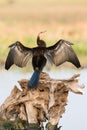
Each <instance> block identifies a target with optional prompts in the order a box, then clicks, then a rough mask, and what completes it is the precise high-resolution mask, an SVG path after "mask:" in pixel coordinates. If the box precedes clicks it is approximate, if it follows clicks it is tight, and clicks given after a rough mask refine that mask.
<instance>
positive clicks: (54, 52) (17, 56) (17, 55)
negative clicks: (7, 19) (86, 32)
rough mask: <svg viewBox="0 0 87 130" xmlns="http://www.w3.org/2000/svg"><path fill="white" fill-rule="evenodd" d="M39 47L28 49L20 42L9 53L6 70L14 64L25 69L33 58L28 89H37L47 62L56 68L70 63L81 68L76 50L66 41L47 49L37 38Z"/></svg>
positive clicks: (60, 41) (11, 47)
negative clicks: (32, 71) (32, 70)
mask: <svg viewBox="0 0 87 130" xmlns="http://www.w3.org/2000/svg"><path fill="white" fill-rule="evenodd" d="M37 45H38V46H37V47H34V48H28V47H25V46H24V45H22V44H21V43H20V42H19V41H17V42H15V43H14V44H12V45H10V46H9V47H10V51H9V53H8V56H7V59H6V63H5V69H7V70H8V69H9V68H10V67H11V66H12V65H13V64H15V65H17V66H19V67H24V66H26V65H27V63H28V61H29V59H30V57H32V66H33V69H34V73H33V75H32V77H31V79H30V81H29V83H28V88H30V89H32V88H36V87H37V86H38V82H39V76H40V73H41V71H42V70H43V68H44V67H45V65H46V62H47V60H49V61H50V62H52V63H54V64H55V65H56V66H59V65H61V64H62V63H64V62H66V61H68V62H71V63H72V64H74V65H75V66H76V67H77V68H79V67H80V66H81V65H80V62H79V60H78V57H77V56H76V54H75V52H74V50H73V49H72V47H71V45H72V44H71V43H70V42H68V41H65V40H62V39H61V40H59V41H58V42H57V43H56V44H54V45H53V46H50V47H46V43H45V42H44V41H43V40H40V37H39V35H38V37H37Z"/></svg>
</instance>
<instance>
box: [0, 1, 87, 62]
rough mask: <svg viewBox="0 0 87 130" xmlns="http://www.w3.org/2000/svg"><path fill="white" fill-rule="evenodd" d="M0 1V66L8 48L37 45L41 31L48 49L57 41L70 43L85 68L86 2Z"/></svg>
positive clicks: (86, 39) (86, 58)
mask: <svg viewBox="0 0 87 130" xmlns="http://www.w3.org/2000/svg"><path fill="white" fill-rule="evenodd" d="M11 1H12V0H7V1H6V0H3V1H2V0H1V1H0V49H1V50H0V63H4V62H5V59H6V56H7V53H8V45H10V44H11V43H13V42H15V41H17V40H19V41H21V42H22V43H23V44H24V45H26V46H29V47H33V46H35V45H36V37H37V35H38V33H39V32H40V31H44V30H47V32H46V33H44V34H43V35H42V36H41V37H42V39H44V40H46V41H47V45H48V46H49V45H53V44H54V43H55V42H57V41H58V40H59V39H61V38H63V39H66V40H69V41H71V42H73V43H75V45H74V46H73V48H74V49H75V51H76V53H77V54H78V56H79V57H80V59H81V61H82V62H83V63H84V64H86V65H87V46H86V42H87V17H86V16H87V6H86V5H87V1H86V0H83V1H82V0H80V1H79V0H77V1H75V0H67V2H65V1H64V0H61V2H59V1H57V0H44V1H43V0H26V1H25V0H19V1H17V0H13V2H12V3H11Z"/></svg>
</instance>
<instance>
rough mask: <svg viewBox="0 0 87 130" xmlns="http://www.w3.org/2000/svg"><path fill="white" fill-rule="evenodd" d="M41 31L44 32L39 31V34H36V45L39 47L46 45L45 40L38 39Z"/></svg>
mask: <svg viewBox="0 0 87 130" xmlns="http://www.w3.org/2000/svg"><path fill="white" fill-rule="evenodd" d="M41 33H44V32H40V33H39V34H38V36H37V45H38V46H39V47H46V42H45V41H44V40H41V39H40V34H41Z"/></svg>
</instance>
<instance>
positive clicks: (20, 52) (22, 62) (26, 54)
mask: <svg viewBox="0 0 87 130" xmlns="http://www.w3.org/2000/svg"><path fill="white" fill-rule="evenodd" d="M9 47H10V51H9V53H8V56H7V59H6V62H5V69H7V70H8V69H9V68H10V67H11V66H12V65H13V64H15V65H17V66H19V67H24V66H26V64H27V62H28V61H29V58H30V56H32V49H31V48H27V47H25V46H23V45H22V44H21V43H20V42H19V41H17V42H15V43H14V44H12V45H10V46H9Z"/></svg>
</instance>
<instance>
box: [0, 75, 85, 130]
mask: <svg viewBox="0 0 87 130" xmlns="http://www.w3.org/2000/svg"><path fill="white" fill-rule="evenodd" d="M79 76H80V75H79V74H77V75H74V76H73V77H71V78H70V79H64V80H55V79H51V78H50V77H49V76H48V75H47V74H45V73H41V76H40V81H39V86H38V88H37V89H36V90H28V89H27V83H28V80H26V79H23V80H21V81H18V83H19V84H20V86H21V89H22V90H19V89H18V87H17V86H14V88H13V90H12V92H11V94H10V96H9V97H8V98H7V99H6V100H5V102H4V103H3V104H2V105H1V106H0V117H2V119H3V120H5V121H8V120H10V121H12V122H13V121H15V120H16V119H20V120H22V121H25V122H28V123H29V128H28V129H29V130H41V127H42V125H43V122H45V121H46V120H48V124H47V125H46V130H59V129H58V128H57V124H58V123H59V120H60V118H61V117H62V114H63V113H64V112H65V106H66V105H67V97H68V92H69V91H72V92H74V93H76V94H82V90H81V89H83V88H84V86H83V85H79V84H78V79H77V78H78V77H79ZM13 128H14V127H13ZM17 128H20V127H17ZM21 129H27V127H25V126H23V125H22V128H21Z"/></svg>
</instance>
